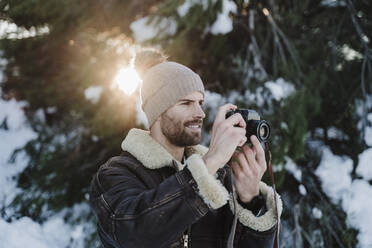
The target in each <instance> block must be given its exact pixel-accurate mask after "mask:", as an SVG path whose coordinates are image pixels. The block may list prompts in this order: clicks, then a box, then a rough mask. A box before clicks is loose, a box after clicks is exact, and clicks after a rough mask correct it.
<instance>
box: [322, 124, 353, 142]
mask: <svg viewBox="0 0 372 248" xmlns="http://www.w3.org/2000/svg"><path fill="white" fill-rule="evenodd" d="M327 135H328V138H330V139H340V140H348V139H349V137H348V136H347V135H346V134H344V133H343V132H342V131H341V130H340V129H338V128H335V127H330V128H328V130H327Z"/></svg>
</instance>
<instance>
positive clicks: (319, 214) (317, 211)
mask: <svg viewBox="0 0 372 248" xmlns="http://www.w3.org/2000/svg"><path fill="white" fill-rule="evenodd" d="M312 214H313V216H314V218H315V219H320V218H322V216H323V213H322V211H321V210H320V209H319V208H313V210H312Z"/></svg>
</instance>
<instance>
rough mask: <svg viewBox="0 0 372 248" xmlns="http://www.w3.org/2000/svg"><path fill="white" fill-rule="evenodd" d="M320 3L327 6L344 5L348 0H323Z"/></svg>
mask: <svg viewBox="0 0 372 248" xmlns="http://www.w3.org/2000/svg"><path fill="white" fill-rule="evenodd" d="M320 5H322V6H326V7H344V6H346V2H345V1H343V0H323V1H321V3H320Z"/></svg>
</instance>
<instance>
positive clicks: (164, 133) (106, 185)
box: [90, 51, 282, 248]
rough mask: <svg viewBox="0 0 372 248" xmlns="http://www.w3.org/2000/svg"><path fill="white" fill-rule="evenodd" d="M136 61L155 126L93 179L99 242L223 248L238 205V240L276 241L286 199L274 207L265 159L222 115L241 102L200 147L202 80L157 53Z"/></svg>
mask: <svg viewBox="0 0 372 248" xmlns="http://www.w3.org/2000/svg"><path fill="white" fill-rule="evenodd" d="M136 67H137V68H138V67H142V70H143V86H142V90H141V96H142V102H143V104H142V108H143V110H144V112H145V114H146V116H147V119H148V122H149V126H150V128H149V129H150V130H149V131H144V130H139V129H132V130H130V131H129V133H128V135H127V136H126V138H125V139H124V141H123V143H122V149H123V153H122V154H121V155H120V156H117V157H113V158H111V159H109V160H108V161H107V162H106V163H105V164H104V165H102V166H101V167H100V168H99V170H98V172H97V173H96V174H95V176H94V178H93V180H92V184H91V193H90V203H91V206H92V208H93V210H94V213H95V215H96V216H97V219H98V224H97V228H98V234H99V237H100V239H101V242H102V244H103V246H104V247H125V248H139V247H193V248H208V247H213V248H218V247H227V245H228V238H229V234H230V230H231V226H232V223H233V219H234V212H236V215H237V218H238V222H237V226H236V230H235V232H234V247H260V248H262V247H273V244H274V236H275V230H276V225H277V223H278V216H280V214H281V209H282V203H281V200H280V198H279V196H278V197H277V203H278V208H276V207H275V204H274V192H273V190H272V188H271V187H269V186H267V185H266V184H265V183H263V182H261V178H262V176H263V174H264V172H265V170H266V160H265V153H264V150H263V148H262V147H261V144H260V143H259V141H258V139H257V138H256V137H255V136H252V137H250V142H251V143H252V147H250V146H248V145H247V144H246V142H247V138H246V135H245V134H246V131H245V125H246V123H245V122H244V120H243V118H242V116H241V115H240V114H234V115H232V116H230V117H229V118H227V119H226V118H225V116H226V113H227V112H228V111H229V110H234V109H236V108H237V107H236V106H235V105H233V104H226V105H224V106H222V107H220V108H219V110H218V113H217V116H216V119H215V121H214V123H213V128H212V132H211V141H210V145H209V148H206V147H204V146H202V145H199V143H200V141H201V128H202V124H203V119H204V118H205V113H204V112H203V109H202V104H203V101H204V85H203V82H202V80H201V79H200V77H199V76H198V75H197V74H196V73H195V72H193V71H192V70H191V69H189V68H187V67H185V66H183V65H181V64H179V63H176V62H171V61H167V60H166V58H165V57H164V56H162V55H161V54H160V53H157V52H153V51H145V52H142V53H140V54H139V55H137V59H136ZM238 147H240V149H237V148H238ZM229 161H232V162H229ZM228 163H229V165H227V164H228ZM230 167H231V168H232V170H233V174H234V178H235V180H234V185H235V188H236V193H237V194H236V195H235V196H234V195H233V194H232V193H231V190H232V181H231V177H230V176H231V173H230V169H229V168H230ZM233 197H237V198H238V199H237V200H238V204H237V205H236V207H235V208H234V204H233Z"/></svg>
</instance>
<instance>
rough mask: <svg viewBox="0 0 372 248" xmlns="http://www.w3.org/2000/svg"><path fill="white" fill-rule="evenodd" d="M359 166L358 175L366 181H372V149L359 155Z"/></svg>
mask: <svg viewBox="0 0 372 248" xmlns="http://www.w3.org/2000/svg"><path fill="white" fill-rule="evenodd" d="M358 157H359V164H358V167H357V169H356V173H357V174H358V175H359V176H361V177H363V179H364V180H372V148H369V149H367V150H364V151H363V152H362V153H361V154H359V156H358Z"/></svg>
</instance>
